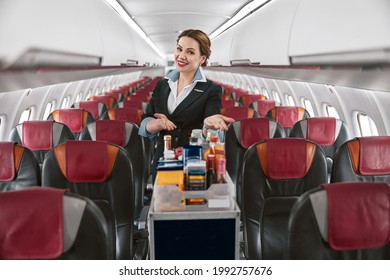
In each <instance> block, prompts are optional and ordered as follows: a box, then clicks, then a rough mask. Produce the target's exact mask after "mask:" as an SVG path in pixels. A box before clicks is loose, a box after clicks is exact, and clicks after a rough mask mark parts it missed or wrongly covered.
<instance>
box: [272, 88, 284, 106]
mask: <svg viewBox="0 0 390 280" xmlns="http://www.w3.org/2000/svg"><path fill="white" fill-rule="evenodd" d="M272 95H273V97H274V100H275V102H276V104H278V105H280V104H282V102H281V100H280V96H279V93H278V92H277V91H276V90H273V91H272Z"/></svg>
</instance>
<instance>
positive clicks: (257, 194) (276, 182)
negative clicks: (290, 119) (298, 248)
mask: <svg viewBox="0 0 390 280" xmlns="http://www.w3.org/2000/svg"><path fill="white" fill-rule="evenodd" d="M326 177H327V169H326V159H325V154H324V151H323V150H322V149H321V148H320V147H319V146H318V145H317V144H315V143H314V142H312V141H309V140H306V139H302V138H272V139H266V140H263V141H261V142H260V143H256V144H254V145H252V146H251V147H249V148H248V150H247V152H246V153H245V156H244V161H243V173H242V204H243V206H242V208H241V209H242V213H241V214H242V217H243V222H244V231H243V232H244V242H245V254H246V257H247V258H248V259H283V258H284V251H285V249H286V246H287V236H288V231H287V225H288V217H289V215H290V211H291V208H292V206H293V204H294V203H295V201H296V200H297V199H298V197H299V196H300V195H302V194H303V193H305V192H306V191H307V190H310V189H312V188H315V187H317V186H319V185H320V184H322V183H326Z"/></svg>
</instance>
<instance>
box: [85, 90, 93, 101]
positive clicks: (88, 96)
mask: <svg viewBox="0 0 390 280" xmlns="http://www.w3.org/2000/svg"><path fill="white" fill-rule="evenodd" d="M91 96H92V89H89V90H88V92H87V96H86V97H85V100H88V99H89V98H90V97H91Z"/></svg>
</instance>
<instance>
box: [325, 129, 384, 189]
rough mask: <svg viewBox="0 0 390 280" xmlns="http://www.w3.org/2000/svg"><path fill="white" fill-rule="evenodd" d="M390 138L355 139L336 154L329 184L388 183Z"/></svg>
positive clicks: (341, 147)
mask: <svg viewBox="0 0 390 280" xmlns="http://www.w3.org/2000/svg"><path fill="white" fill-rule="evenodd" d="M389 159H390V136H370V137H356V138H354V139H351V140H349V141H347V142H345V143H344V144H343V145H341V146H340V148H339V149H338V151H337V152H336V155H335V158H334V162H333V169H332V176H331V182H332V183H335V182H345V181H363V182H387V183H390V160H389Z"/></svg>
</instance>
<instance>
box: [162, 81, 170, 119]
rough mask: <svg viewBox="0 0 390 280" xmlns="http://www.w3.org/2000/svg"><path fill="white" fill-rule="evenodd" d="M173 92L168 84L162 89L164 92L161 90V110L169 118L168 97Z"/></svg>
mask: <svg viewBox="0 0 390 280" xmlns="http://www.w3.org/2000/svg"><path fill="white" fill-rule="evenodd" d="M170 92H171V88H170V87H169V85H168V83H166V86H163V87H162V90H161V98H160V106H161V107H160V108H161V111H162V113H163V114H164V115H166V116H168V115H169V111H168V102H167V101H168V96H169V93H170Z"/></svg>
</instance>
